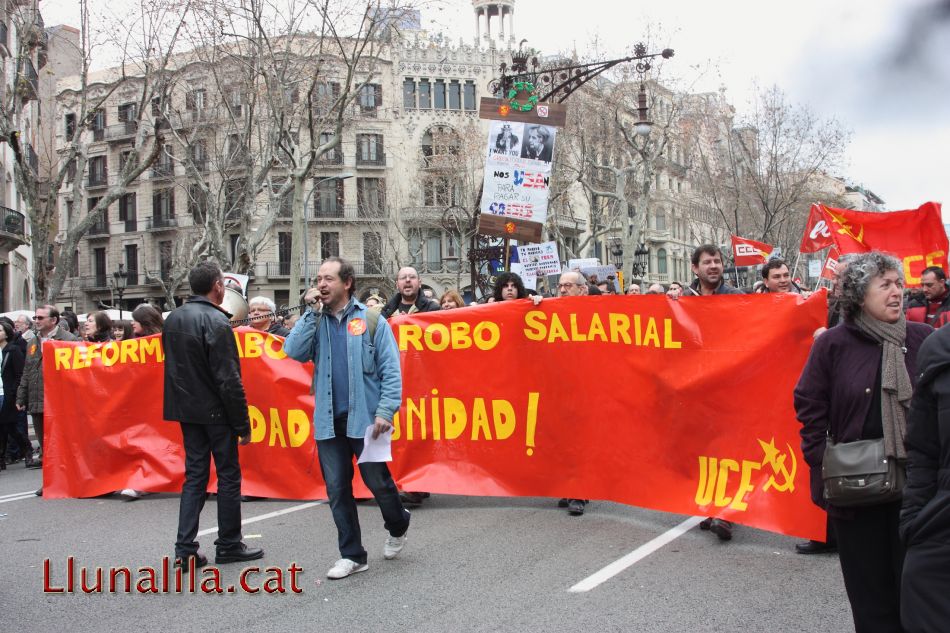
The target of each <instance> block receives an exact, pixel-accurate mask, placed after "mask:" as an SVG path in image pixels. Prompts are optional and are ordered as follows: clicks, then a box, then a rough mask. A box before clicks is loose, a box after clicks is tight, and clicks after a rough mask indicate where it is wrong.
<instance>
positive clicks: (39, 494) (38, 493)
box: [33, 488, 43, 497]
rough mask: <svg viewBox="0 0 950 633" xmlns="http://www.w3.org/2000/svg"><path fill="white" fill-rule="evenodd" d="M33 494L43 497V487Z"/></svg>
mask: <svg viewBox="0 0 950 633" xmlns="http://www.w3.org/2000/svg"><path fill="white" fill-rule="evenodd" d="M33 494H35V495H36V496H37V497H42V496H43V489H42V488H40V489H39V490H37V491H36V492H34V493H33Z"/></svg>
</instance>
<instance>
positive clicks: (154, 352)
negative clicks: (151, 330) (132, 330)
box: [135, 336, 165, 363]
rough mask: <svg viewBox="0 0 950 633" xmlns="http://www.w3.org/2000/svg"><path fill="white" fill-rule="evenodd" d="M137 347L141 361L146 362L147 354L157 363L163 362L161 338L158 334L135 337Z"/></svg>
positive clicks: (163, 353) (163, 354)
mask: <svg viewBox="0 0 950 633" xmlns="http://www.w3.org/2000/svg"><path fill="white" fill-rule="evenodd" d="M135 340H136V341H139V349H140V350H141V352H142V360H141V362H143V363H144V362H146V360H147V359H148V357H149V356H151V357H152V358H153V360H155V361H156V362H158V363H164V362H165V352H164V351H163V350H162V338H161V337H160V336H148V337H144V338H137V339H135Z"/></svg>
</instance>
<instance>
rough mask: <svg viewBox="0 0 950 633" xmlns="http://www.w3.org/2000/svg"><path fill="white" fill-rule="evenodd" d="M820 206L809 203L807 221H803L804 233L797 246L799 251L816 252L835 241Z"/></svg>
mask: <svg viewBox="0 0 950 633" xmlns="http://www.w3.org/2000/svg"><path fill="white" fill-rule="evenodd" d="M820 207H821V205H818V204H813V205H811V211H810V212H809V213H808V222H806V223H805V234H804V235H802V243H801V246H799V247H798V251H799V252H800V253H817V252H818V251H820V250H821V249H823V248H827V247H829V246H831V245H832V244H834V243H835V241H834V238H833V237H832V236H831V230H830V229H829V228H828V222H827V221H826V220H825V218H824V216H823V215H822V214H821V208H820Z"/></svg>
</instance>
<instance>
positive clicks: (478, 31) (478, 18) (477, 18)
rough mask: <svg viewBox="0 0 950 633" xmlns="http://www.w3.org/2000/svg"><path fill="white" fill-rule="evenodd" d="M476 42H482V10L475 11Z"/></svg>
mask: <svg viewBox="0 0 950 633" xmlns="http://www.w3.org/2000/svg"><path fill="white" fill-rule="evenodd" d="M475 41H476V42H481V41H482V10H481V9H475Z"/></svg>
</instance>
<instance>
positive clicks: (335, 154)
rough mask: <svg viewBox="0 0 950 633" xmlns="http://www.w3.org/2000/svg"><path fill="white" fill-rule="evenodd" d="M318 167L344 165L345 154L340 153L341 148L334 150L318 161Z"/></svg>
mask: <svg viewBox="0 0 950 633" xmlns="http://www.w3.org/2000/svg"><path fill="white" fill-rule="evenodd" d="M317 164H318V165H342V164H343V152H341V151H340V148H339V147H338V148H336V149H332V150H330V151H329V152H327V153H326V154H324V155H323V156H320V157H319V158H318V159H317Z"/></svg>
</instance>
